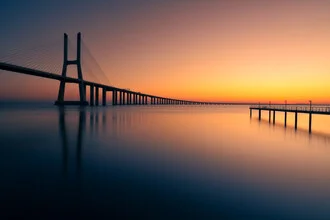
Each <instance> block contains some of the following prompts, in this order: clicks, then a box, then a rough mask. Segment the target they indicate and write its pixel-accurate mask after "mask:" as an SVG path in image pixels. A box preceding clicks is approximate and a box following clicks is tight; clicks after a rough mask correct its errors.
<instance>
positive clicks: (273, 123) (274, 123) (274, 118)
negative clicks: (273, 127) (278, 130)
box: [273, 110, 275, 124]
mask: <svg viewBox="0 0 330 220" xmlns="http://www.w3.org/2000/svg"><path fill="white" fill-rule="evenodd" d="M273 124H275V110H274V111H273Z"/></svg>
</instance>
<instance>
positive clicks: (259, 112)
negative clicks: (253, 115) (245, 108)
mask: <svg viewBox="0 0 330 220" xmlns="http://www.w3.org/2000/svg"><path fill="white" fill-rule="evenodd" d="M260 120H261V109H259V121H260Z"/></svg>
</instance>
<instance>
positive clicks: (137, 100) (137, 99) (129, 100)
mask: <svg viewBox="0 0 330 220" xmlns="http://www.w3.org/2000/svg"><path fill="white" fill-rule="evenodd" d="M0 69H1V70H5V71H10V72H16V73H21V74H26V75H32V76H37V77H42V78H47V79H53V80H58V81H61V80H65V81H66V82H68V83H77V84H78V83H80V80H79V79H77V78H72V77H63V76H61V75H57V74H54V73H49V72H44V71H41V70H35V69H30V68H27V67H21V66H17V65H13V64H8V63H4V62H0ZM84 84H85V91H86V86H89V87H90V105H94V104H95V105H98V100H99V97H98V96H99V91H98V89H99V88H102V89H103V96H102V101H103V105H106V92H107V91H112V93H113V96H112V100H113V101H112V104H113V105H125V104H142V105H143V104H148V100H147V99H148V98H150V102H149V103H150V104H195V105H196V104H199V105H202V104H208V105H211V104H212V105H249V104H251V103H231V102H196V101H186V100H179V99H172V98H166V97H160V96H154V95H150V94H146V93H140V92H135V91H131V90H127V89H121V88H117V87H114V86H109V85H104V84H100V83H95V82H90V81H85V80H84ZM94 88H95V89H96V90H95V95H94ZM117 92H119V100H118V94H117ZM125 94H126V99H125ZM94 98H95V99H94ZM77 103H78V102H77Z"/></svg>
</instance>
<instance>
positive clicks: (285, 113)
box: [284, 111, 287, 127]
mask: <svg viewBox="0 0 330 220" xmlns="http://www.w3.org/2000/svg"><path fill="white" fill-rule="evenodd" d="M286 118H287V112H286V111H285V112H284V127H286Z"/></svg>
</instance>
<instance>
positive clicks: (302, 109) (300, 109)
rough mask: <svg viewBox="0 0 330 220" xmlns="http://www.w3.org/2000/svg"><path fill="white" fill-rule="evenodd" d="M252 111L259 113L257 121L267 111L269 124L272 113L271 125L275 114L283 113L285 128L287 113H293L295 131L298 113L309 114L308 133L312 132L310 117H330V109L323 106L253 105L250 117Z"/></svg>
mask: <svg viewBox="0 0 330 220" xmlns="http://www.w3.org/2000/svg"><path fill="white" fill-rule="evenodd" d="M252 110H258V111H259V120H261V115H262V111H268V120H269V123H270V120H271V112H273V124H275V117H276V112H284V126H285V127H286V121H287V113H288V112H292V113H294V115H295V116H294V121H295V123H294V128H295V129H296V130H297V127H298V113H304V114H309V124H308V125H309V126H308V131H309V132H312V115H313V114H319V115H330V107H325V106H318V107H312V106H311V105H309V106H306V105H305V106H289V105H274V106H270V105H269V106H267V105H262V106H261V105H253V106H250V117H252Z"/></svg>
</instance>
